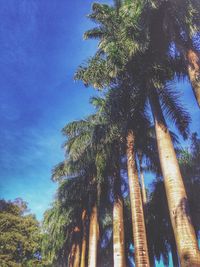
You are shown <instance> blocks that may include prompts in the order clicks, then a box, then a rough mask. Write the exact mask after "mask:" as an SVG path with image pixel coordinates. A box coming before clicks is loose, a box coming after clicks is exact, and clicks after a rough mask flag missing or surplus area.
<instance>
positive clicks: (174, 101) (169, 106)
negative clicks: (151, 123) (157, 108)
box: [159, 83, 191, 138]
mask: <svg viewBox="0 0 200 267" xmlns="http://www.w3.org/2000/svg"><path fill="white" fill-rule="evenodd" d="M159 97H160V99H161V103H162V107H163V109H164V112H165V114H166V116H167V117H168V118H169V119H171V121H172V122H173V123H174V124H175V125H176V127H177V129H178V130H179V132H180V134H181V135H182V136H183V137H184V138H187V137H188V135H189V124H190V122H191V118H190V115H189V113H188V112H187V110H186V109H185V108H184V107H183V106H182V105H181V101H180V94H178V93H177V92H175V91H174V88H173V83H171V84H167V85H166V86H165V87H164V88H163V89H162V90H160V91H159Z"/></svg>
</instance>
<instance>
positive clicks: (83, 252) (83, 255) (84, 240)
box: [80, 209, 87, 267]
mask: <svg viewBox="0 0 200 267" xmlns="http://www.w3.org/2000/svg"><path fill="white" fill-rule="evenodd" d="M82 227H83V236H82V247H81V265H80V267H85V266H86V246H87V233H86V210H85V209H84V210H83V213H82Z"/></svg>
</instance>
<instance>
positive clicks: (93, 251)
mask: <svg viewBox="0 0 200 267" xmlns="http://www.w3.org/2000/svg"><path fill="white" fill-rule="evenodd" d="M98 240H99V224H98V214H97V205H96V204H95V205H94V206H93V208H92V212H91V215H90V229H89V252H88V267H96V266H97V248H98Z"/></svg>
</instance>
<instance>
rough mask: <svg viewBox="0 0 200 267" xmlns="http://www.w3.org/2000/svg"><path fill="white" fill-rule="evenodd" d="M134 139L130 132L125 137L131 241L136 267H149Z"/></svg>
mask: <svg viewBox="0 0 200 267" xmlns="http://www.w3.org/2000/svg"><path fill="white" fill-rule="evenodd" d="M134 141H135V137H134V134H133V132H132V131H129V132H128V135H127V168H128V179H129V190H130V201H131V213H132V226H133V239H134V250H135V263H136V267H143V266H144V267H149V266H150V263H149V255H148V247H147V237H146V228H145V222H144V212H143V205H142V197H141V191H140V184H139V179H138V172H137V167H136V160H135V151H134Z"/></svg>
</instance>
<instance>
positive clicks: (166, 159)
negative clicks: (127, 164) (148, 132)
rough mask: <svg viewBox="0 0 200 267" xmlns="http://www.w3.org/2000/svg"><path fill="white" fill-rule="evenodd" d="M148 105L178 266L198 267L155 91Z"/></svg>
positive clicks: (198, 258) (184, 198)
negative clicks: (151, 114)
mask: <svg viewBox="0 0 200 267" xmlns="http://www.w3.org/2000/svg"><path fill="white" fill-rule="evenodd" d="M150 103H151V109H152V113H153V116H154V123H155V130H156V138H157V146H158V153H159V158H160V163H161V169H162V174H163V177H164V184H165V190H166V195H167V201H168V207H169V213H170V218H171V223H172V227H173V231H174V236H175V240H176V246H177V249H178V254H179V257H180V263H181V266H183V267H186V266H187V267H189V266H200V253H199V249H198V244H197V239H196V235H195V231H194V228H193V225H192V222H191V217H190V213H189V210H188V200H187V196H186V192H185V187H184V184H183V180H182V177H181V173H180V169H179V165H178V161H177V157H176V153H175V150H174V147H173V144H172V140H171V136H170V133H169V130H168V129H167V126H166V123H165V120H164V117H163V114H162V110H161V107H160V103H159V99H158V95H157V92H156V91H155V90H151V94H150Z"/></svg>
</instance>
